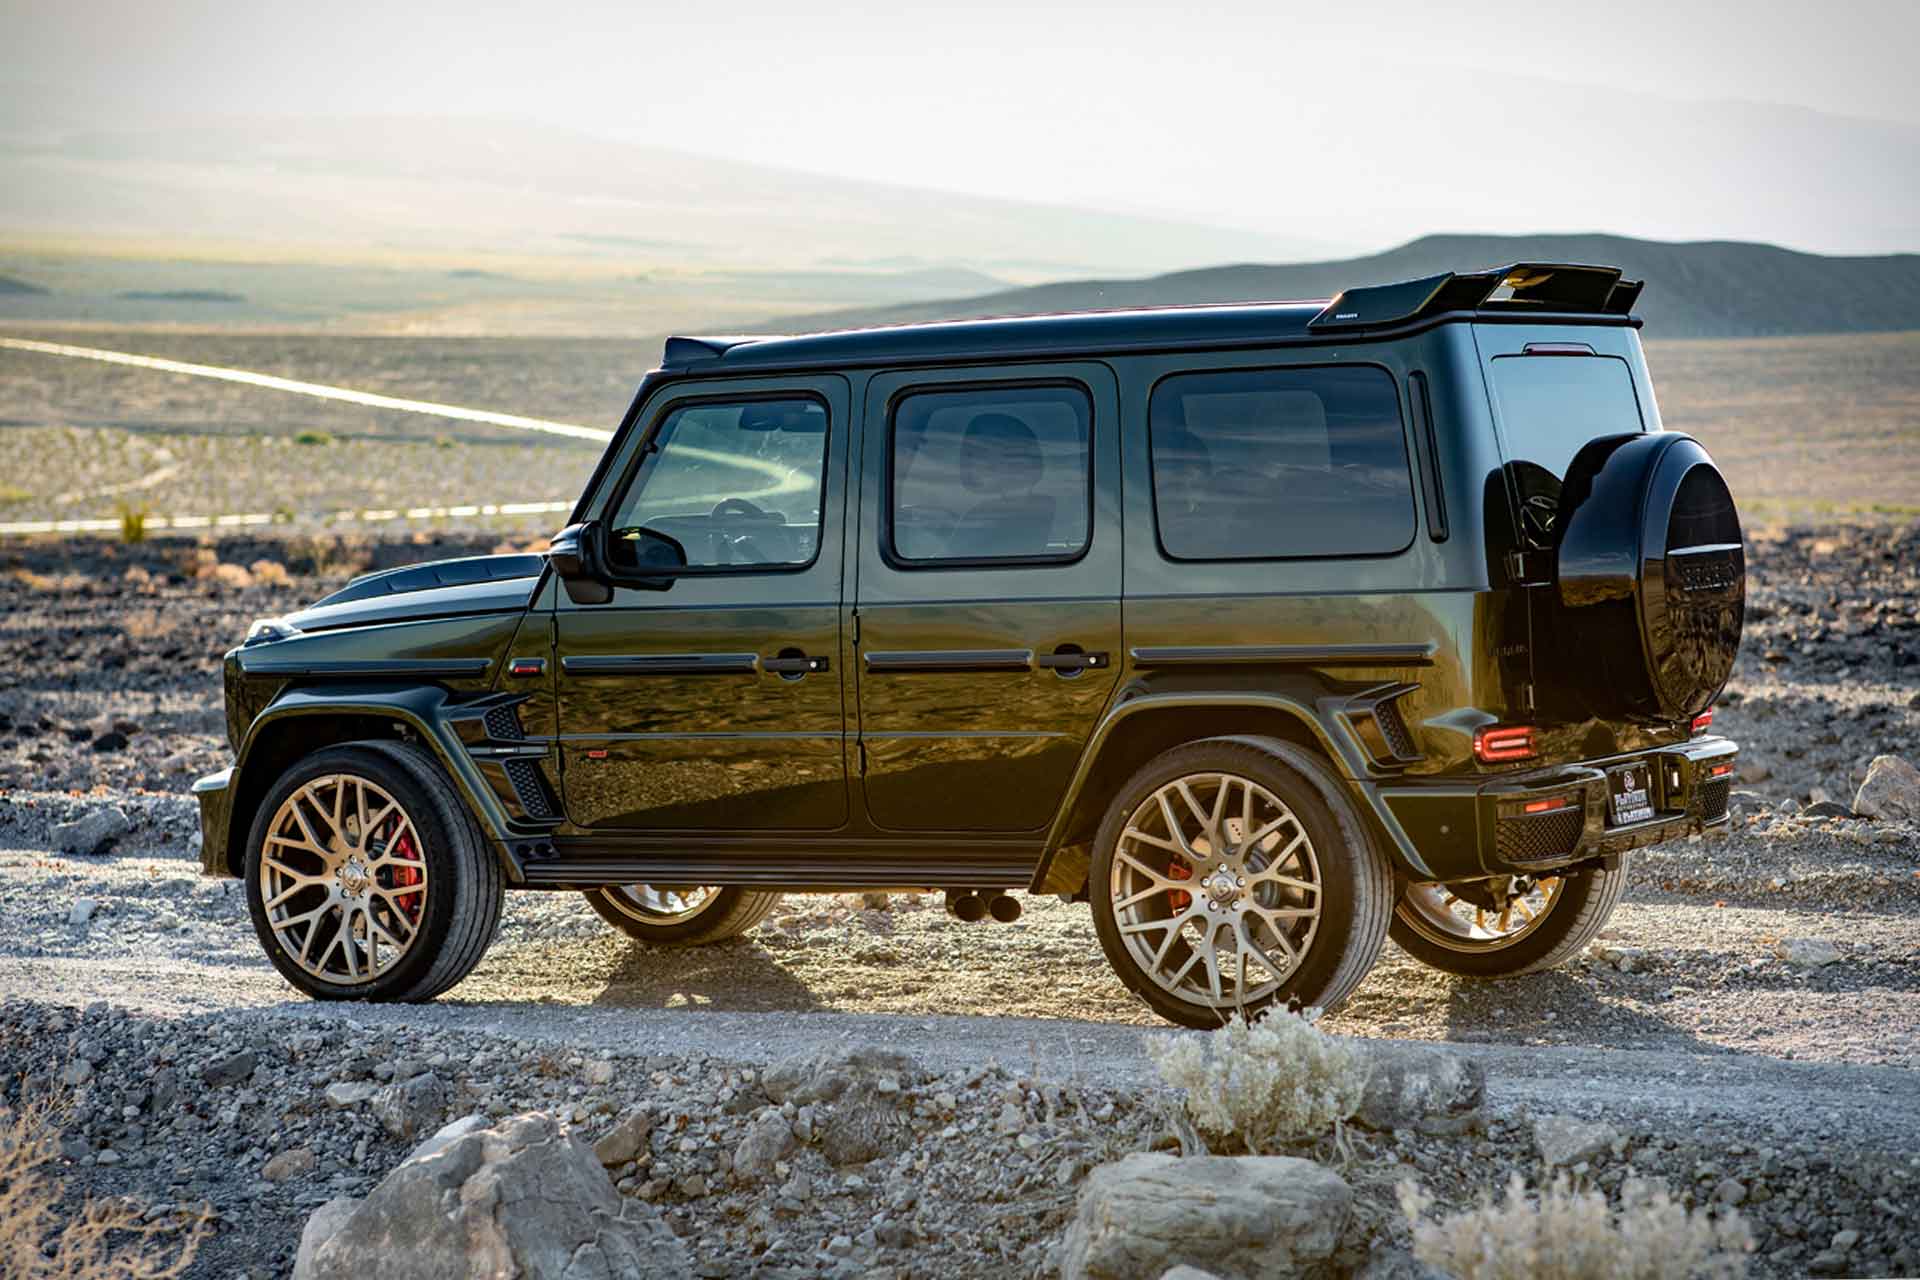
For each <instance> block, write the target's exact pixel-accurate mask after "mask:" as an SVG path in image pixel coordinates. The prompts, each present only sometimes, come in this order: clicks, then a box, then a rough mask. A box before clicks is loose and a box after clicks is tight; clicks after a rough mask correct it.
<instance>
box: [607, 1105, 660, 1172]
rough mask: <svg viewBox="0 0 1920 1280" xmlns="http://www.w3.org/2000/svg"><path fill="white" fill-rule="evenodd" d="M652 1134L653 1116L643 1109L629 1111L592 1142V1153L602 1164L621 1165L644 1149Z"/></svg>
mask: <svg viewBox="0 0 1920 1280" xmlns="http://www.w3.org/2000/svg"><path fill="white" fill-rule="evenodd" d="M652 1136H653V1117H652V1116H651V1115H649V1114H648V1113H647V1112H645V1111H629V1112H628V1113H627V1114H626V1115H625V1116H623V1117H621V1119H620V1122H619V1123H618V1124H616V1125H614V1126H613V1128H612V1129H611V1130H610V1131H609V1132H608V1133H607V1136H606V1137H604V1138H602V1139H600V1141H598V1142H596V1143H594V1144H593V1154H594V1156H595V1157H596V1158H597V1159H598V1160H599V1161H600V1163H601V1164H603V1165H609V1166H613V1165H623V1164H625V1163H626V1162H627V1161H629V1160H632V1159H634V1158H635V1157H636V1156H638V1155H639V1154H640V1153H641V1152H642V1151H645V1150H646V1149H647V1139H648V1138H650V1137H652Z"/></svg>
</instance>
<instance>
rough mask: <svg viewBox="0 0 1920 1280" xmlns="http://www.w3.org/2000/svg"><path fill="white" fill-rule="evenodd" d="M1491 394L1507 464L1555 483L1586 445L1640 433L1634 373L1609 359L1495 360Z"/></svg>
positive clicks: (1638, 403)
mask: <svg viewBox="0 0 1920 1280" xmlns="http://www.w3.org/2000/svg"><path fill="white" fill-rule="evenodd" d="M1493 394H1494V396H1495V398H1496V399H1498V401H1499V403H1500V426H1501V430H1502V432H1503V434H1504V435H1505V436H1506V440H1505V445H1506V450H1507V461H1509V462H1526V463H1532V464H1533V465H1534V466H1537V467H1540V468H1541V469H1542V470H1545V471H1548V472H1550V473H1552V475H1553V476H1554V477H1555V478H1556V479H1561V480H1564V479H1565V478H1566V475H1567V465H1568V464H1569V463H1571V462H1572V461H1573V455H1574V454H1576V453H1578V452H1580V446H1581V445H1583V444H1585V443H1586V442H1587V441H1589V440H1592V439H1595V438H1596V437H1599V436H1617V435H1620V434H1621V433H1622V432H1629V431H1641V430H1644V429H1645V426H1644V424H1643V423H1642V422H1641V420H1640V400H1639V397H1638V396H1636V395H1635V394H1634V391H1633V373H1632V371H1631V370H1629V369H1628V368H1627V362H1626V361H1624V360H1621V359H1619V358H1617V357H1614V356H1561V355H1552V356H1540V355H1533V356H1496V357H1495V358H1494V360H1493Z"/></svg>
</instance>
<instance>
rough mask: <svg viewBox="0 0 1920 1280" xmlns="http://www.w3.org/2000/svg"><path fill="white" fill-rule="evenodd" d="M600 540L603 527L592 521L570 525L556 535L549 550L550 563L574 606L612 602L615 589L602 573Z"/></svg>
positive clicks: (548, 558) (548, 561)
mask: <svg viewBox="0 0 1920 1280" xmlns="http://www.w3.org/2000/svg"><path fill="white" fill-rule="evenodd" d="M599 541H600V526H599V525H598V524H596V523H594V522H592V521H589V522H587V523H585V524H570V525H568V526H567V527H566V528H564V529H562V530H561V531H560V532H558V533H556V534H554V535H553V539H552V543H551V545H549V546H548V547H547V563H548V564H550V565H552V566H553V571H554V573H555V574H557V575H558V576H559V578H560V585H561V586H562V587H565V588H566V591H567V598H568V599H569V600H572V601H573V602H574V603H575V604H605V603H606V602H607V601H609V600H611V599H613V588H612V586H610V585H609V584H608V582H607V580H606V579H605V578H603V577H601V576H600V572H599V562H600V556H599V554H598V552H599Z"/></svg>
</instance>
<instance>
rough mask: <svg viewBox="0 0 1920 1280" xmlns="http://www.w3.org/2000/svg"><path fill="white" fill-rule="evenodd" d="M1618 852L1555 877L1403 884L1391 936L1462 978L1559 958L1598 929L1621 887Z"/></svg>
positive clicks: (1540, 965) (1550, 963)
mask: <svg viewBox="0 0 1920 1280" xmlns="http://www.w3.org/2000/svg"><path fill="white" fill-rule="evenodd" d="M1626 887H1627V867H1626V860H1625V859H1624V858H1623V859H1621V861H1620V864H1619V865H1618V866H1616V867H1615V868H1614V869H1613V870H1611V871H1609V870H1606V869H1605V868H1602V867H1592V868H1587V869H1585V870H1581V871H1571V872H1564V873H1562V874H1560V875H1555V876H1540V877H1529V876H1496V877H1493V878H1491V879H1487V880H1475V881H1472V882H1470V883H1467V884H1454V885H1446V884H1410V885H1408V886H1407V887H1406V889H1405V891H1404V892H1403V893H1402V894H1401V896H1400V903H1399V905H1398V906H1397V907H1396V908H1395V909H1394V915H1393V940H1394V941H1395V942H1396V943H1398V944H1399V945H1400V947H1401V948H1402V949H1403V950H1405V951H1406V952H1407V953H1408V954H1409V955H1411V956H1412V957H1413V958H1414V959H1416V960H1418V961H1420V962H1421V963H1422V964H1425V965H1429V966H1431V967H1432V968H1435V969H1442V970H1445V971H1446V972H1448V973H1457V974H1460V975H1461V976H1462V977H1468V978H1505V977H1511V976H1513V975H1514V974H1520V973H1534V972H1537V971H1538V970H1541V969H1551V968H1554V967H1556V966H1558V965H1560V964H1563V963H1564V962H1565V961H1566V960H1568V959H1569V958H1570V957H1572V956H1574V955H1576V954H1578V953H1579V952H1580V951H1581V950H1582V949H1583V948H1585V947H1586V945H1587V944H1588V943H1590V942H1592V941H1593V939H1594V938H1595V936H1597V935H1598V934H1599V932H1600V930H1602V929H1604V928H1606V925H1607V920H1608V919H1609V918H1610V917H1611V916H1612V915H1613V909H1614V908H1615V907H1616V906H1618V905H1619V904H1620V897H1621V895H1622V894H1623V893H1625V892H1626Z"/></svg>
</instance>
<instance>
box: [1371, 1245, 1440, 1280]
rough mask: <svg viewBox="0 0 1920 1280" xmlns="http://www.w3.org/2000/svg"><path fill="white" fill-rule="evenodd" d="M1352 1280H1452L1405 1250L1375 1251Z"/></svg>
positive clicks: (1438, 1269)
mask: <svg viewBox="0 0 1920 1280" xmlns="http://www.w3.org/2000/svg"><path fill="white" fill-rule="evenodd" d="M1353 1280H1453V1277H1452V1276H1450V1275H1448V1274H1447V1273H1446V1272H1445V1271H1442V1270H1440V1268H1438V1267H1434V1266H1429V1265H1428V1264H1426V1263H1424V1262H1422V1261H1420V1259H1418V1258H1416V1257H1414V1256H1413V1255H1412V1254H1411V1253H1408V1252H1407V1251H1406V1250H1405V1249H1375V1250H1374V1251H1373V1252H1372V1253H1369V1254H1368V1255H1367V1262H1366V1265H1365V1266H1363V1267H1361V1268H1360V1269H1359V1270H1358V1271H1356V1272H1354V1273H1353Z"/></svg>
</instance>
